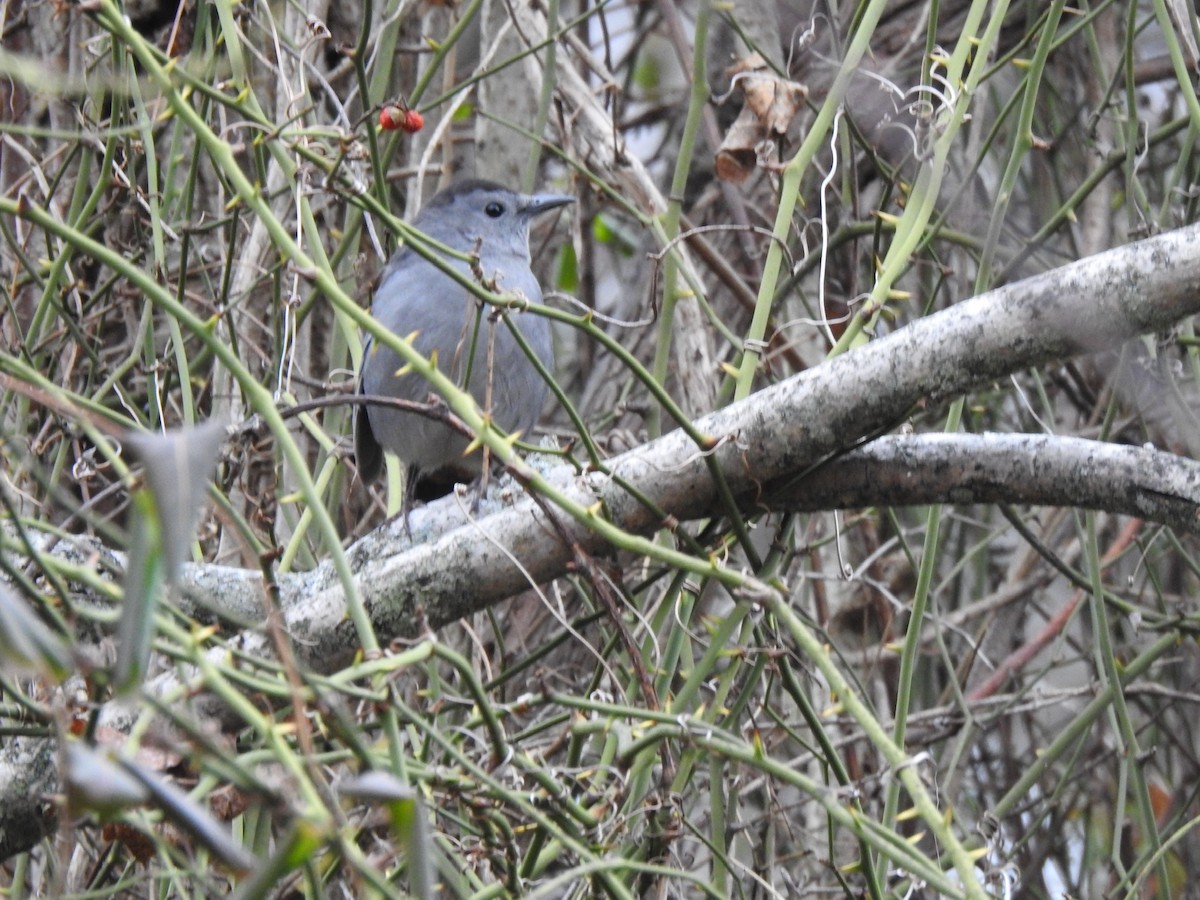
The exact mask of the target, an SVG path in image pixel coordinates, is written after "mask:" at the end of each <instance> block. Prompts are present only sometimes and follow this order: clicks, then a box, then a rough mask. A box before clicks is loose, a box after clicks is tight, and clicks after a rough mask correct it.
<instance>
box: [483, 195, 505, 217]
mask: <svg viewBox="0 0 1200 900" xmlns="http://www.w3.org/2000/svg"><path fill="white" fill-rule="evenodd" d="M483 211H484V212H485V213H487V214H488V216H490V217H491V218H493V219H498V218H500V217H501V216H502V215H504V204H503V203H497V202H496V201H495V200H493V201H492V202H491V203H489V204H488V205H487V206H485V207H484V208H483Z"/></svg>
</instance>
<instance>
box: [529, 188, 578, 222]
mask: <svg viewBox="0 0 1200 900" xmlns="http://www.w3.org/2000/svg"><path fill="white" fill-rule="evenodd" d="M574 202H575V198H574V197H573V196H571V195H570V194H534V195H533V196H531V197H530V198H529V202H528V203H526V204H525V209H524V213H525V215H527V216H528V217H529V218H531V219H532V218H533V217H534V216H540V215H541V214H542V213H545V212H550V210H552V209H558V208H559V207H560V206H566V205H567V204H568V203H574Z"/></svg>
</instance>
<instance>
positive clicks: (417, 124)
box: [400, 109, 425, 134]
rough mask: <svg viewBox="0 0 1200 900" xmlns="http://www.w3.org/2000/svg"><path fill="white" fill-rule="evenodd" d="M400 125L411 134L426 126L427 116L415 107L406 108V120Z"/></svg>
mask: <svg viewBox="0 0 1200 900" xmlns="http://www.w3.org/2000/svg"><path fill="white" fill-rule="evenodd" d="M400 127H401V128H403V129H404V130H405V131H407V132H408V133H409V134H416V133H417V132H418V131H420V130H421V129H422V128H424V127H425V117H424V116H423V115H421V114H420V113H419V112H417V111H416V110H415V109H406V110H405V111H404V121H403V122H401V123H400Z"/></svg>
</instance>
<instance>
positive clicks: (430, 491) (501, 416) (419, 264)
mask: <svg viewBox="0 0 1200 900" xmlns="http://www.w3.org/2000/svg"><path fill="white" fill-rule="evenodd" d="M574 200H575V198H574V197H570V196H567V195H565V194H534V195H532V196H530V195H525V194H518V193H515V192H513V191H510V190H508V189H507V188H503V187H501V186H500V185H498V184H494V183H493V182H490V181H482V180H476V179H472V180H468V181H462V182H459V183H457V184H453V185H451V186H450V187H448V188H446V189H445V190H443V191H440V192H438V193H437V194H436V195H434V197H433V199H431V200H430V201H429V203H427V204H426V205H425V207H424V208H423V209H422V210H421V211H420V213H418V214H417V217H416V219H415V220H414V221H413V227H414V228H416V229H417V230H419V231H421V232H423V233H424V234H426V235H428V236H429V237H431V238H433V239H434V240H436V241H438V242H440V243H442V244H445V245H446V246H447V247H449V248H451V249H453V250H457V251H459V252H460V253H466V254H478V257H479V268H478V271H479V272H481V273H482V275H483V278H484V279H485V280H487V281H488V282H491V281H492V280H494V281H495V285H496V287H497V288H498V290H500V291H502V292H505V293H520V294H523V295H524V296H525V297H527V298H528V299H529V300H531V301H533V302H535V303H539V302H541V299H542V289H541V287H540V286H539V285H538V282H537V278H535V277H534V274H533V271H532V270H531V269H530V265H529V223H530V221H531V220H532V219H533V218H534V216H537V215H539V214H541V213H544V212H547V211H549V210H552V209H556V208H558V207H560V206H563V205H565V204H567V203H573V202H574ZM446 260H447V262H449V263H450V264H451V265H453V266H454V267H455V268H457V269H459V270H460V271H462V272H463V273H464V274H465V275H466V276H467V277H468V278H472V279H475V278H477V277H478V276H477V275H472V274H471V268H472V267H471V264H470V263H467V262H464V261H462V260H458V259H454V258H453V257H450V256H447V257H446ZM371 312H372V314H373V315H374V316H375V318H376V319H377V320H378V321H379V323H380V324H381V325H383V326H384V327H385V328H387V329H389V330H390V331H391V332H393V333H394V334H397V335H400V336H402V337H403V336H407V335H409V334H412V333H413V332H414V331H415V332H417V336H416V339H415V341H414V342H413V346H414V347H415V348H416V349H417V351H418V352H420V353H422V354H423V355H425V356H432V355H433V354H434V353H436V354H437V364H438V368H439V369H440V370H441V371H442V372H445V373H446V374H448V375H449V377H450V378H451V379H453V380H454V381H456V382H457V383H458V384H459V385H460V386H465V387H468V389H469V390H470V392H471V394H472V396H474V398H475V401H476V403H478V404H479V406H480V408H481V409H483V411H484V412H485V413H489V412H490V414H491V416H492V420H493V421H494V422H495V423H496V424H497V425H498V426H500V427H501V428H503V429H504V430H505V431H509V432H513V431H521V432H528V431H529V429H530V428H532V427H533V425H534V424H535V423H536V421H537V417H538V414H539V413H540V412H541V410H542V404H543V403H544V402H545V399H546V390H547V389H546V383H545V382H544V381H543V380H542V378H541V376H539V375H538V373H537V371H536V370H535V369H534V367H533V364H532V363H531V362H530V361H529V359H528V357H527V356H526V355H525V353H524V351H522V350H521V348H520V346H519V345H518V344H517V341H516V339H515V338H514V337H513V335H512V333H511V332H510V331H509V329H508V327H507V326H506V325H505V324H504V323H496V324H495V325H494V326H493V325H491V324H490V323H489V322H488V317H487V309H486V308H485V309H484V310H483V314H482V315H480V314H479V311H478V306H477V304H476V303H475V298H474V295H473V294H471V292H470V291H469V290H467V288H465V287H463V286H462V285H461V284H459V283H458V282H456V281H455V280H454V279H453V278H451V277H450V276H449V275H447V274H446V273H445V272H443V271H441V270H440V269H438V268H437V267H436V266H435V265H434V264H433V263H431V262H429V261H428V260H426V259H425V258H424V257H422V256H421V255H419V254H418V253H416V252H415V251H414V250H412V249H410V248H408V247H404V248H401V249H400V250H399V251H398V252H397V253H396V254H395V256H393V257H392V258H391V260H389V261H388V264H387V266H386V267H385V268H384V270H383V275H382V276H381V278H380V281H379V289H378V290H377V291H376V292H375V299H374V302H373V303H372V309H371ZM519 318H520V323H519V326H518V327H519V328H520V331H521V334H522V336H523V337H524V338H525V340H526V341H527V342H528V344H529V346H530V347H531V348H532V349H533V352H534V353H535V354H536V355H537V357H538V359H540V360H541V361H542V363H543V364H544V365H546V366H547V367H551V366H552V364H553V356H552V350H551V343H550V324H549V322H548V321H547V320H546V319H544V318H542V317H541V316H535V315H520V316H519ZM493 340H494V342H495V343H494V351H493V355H492V357H491V358H492V360H493V365H492V367H491V369H490V370H489V367H488V359H489V353H488V347H489V341H493ZM472 346H474V348H475V353H474V358H473V360H472V361H470V362H469V361H468V355H469V354H470V351H471V347H472ZM403 365H404V363H403V361H402V360H401V359H400V358H399V356H397V355H396V354H395V353H394V352H392V351H391V350H389V349H388V348H387V347H373V346H372V345H371V342H370V341H368V342H367V346H366V349H365V352H364V354H363V365H362V372H361V373H360V376H359V382H358V390H359V393H360V394H367V395H380V396H384V397H399V398H402V399H404V400H413V401H416V402H424V401H425V400H426V399H428V397H429V394H430V392H431V391H432V388H431V386H430V384H429V382H427V381H426V380H425V379H423V378H421V377H420V376H419V375H417V374H415V373H411V372H408V373H405V374H403V375H398V374H396V372H397V370H398V369H400V368H401V367H402V366H403ZM468 372H469V373H470V384H469V385H465V384H464V382H465V381H466V378H467V373H468ZM489 388H490V394H491V407H490V409H488V408H487V405H486V398H487V396H488V391H489ZM467 444H468V441H467V439H466V438H465V437H464V436H462V435H461V434H459V433H457V432H455V431H453V430H452V429H450V428H449V427H447V426H446V425H443V424H441V423H438V422H435V421H433V420H432V419H430V418H428V417H425V416H422V415H419V414H417V413H412V412H405V411H402V410H398V409H392V408H388V407H386V406H379V405H375V406H362V405H360V406H356V407H355V415H354V455H355V458H356V460H357V463H358V472H359V476H360V477H361V478H362V479H363V481H364V482H371V481H374V480H375V478H377V477H378V475H379V473H380V471H381V469H382V468H383V451H384V450H391V451H392V452H393V453H395V454H396V455H397V456H398V457H400V460H401V461H402V462H403V463H404V464H405V465H406V466H407V467H408V478H407V481H406V485H405V508H406V509H407V508H408V507H409V506H410V505H411V502H412V500H413V499H414V498H416V499H422V500H429V499H433V498H435V497H440V496H443V495H444V494H446V493H448V492H449V490H450V489H451V488H452V487H453V485H454V483H455V482H461V481H470V480H472V479H473V478H475V477H476V476H478V475H479V474H480V473H481V471H482V462H481V455H480V454H478V453H474V454H471V455H470V456H464V455H463V454H464V452H465V451H466V448H467Z"/></svg>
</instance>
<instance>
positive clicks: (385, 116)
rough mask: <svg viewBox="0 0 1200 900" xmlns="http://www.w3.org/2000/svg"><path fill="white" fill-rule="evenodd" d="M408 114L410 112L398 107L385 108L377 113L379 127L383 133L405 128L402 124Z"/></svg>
mask: <svg viewBox="0 0 1200 900" xmlns="http://www.w3.org/2000/svg"><path fill="white" fill-rule="evenodd" d="M410 112H412V110H407V111H406V110H403V109H401V108H400V107H398V106H385V107H384V108H383V109H381V110H380V111H379V127H380V128H382V129H383V130H384V131H395V130H396V129H397V128H405V125H404V123H405V121H406V120H407V118H408V113H410ZM405 130H407V128H406V129H405Z"/></svg>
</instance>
